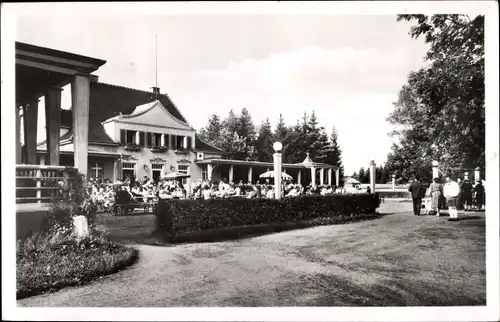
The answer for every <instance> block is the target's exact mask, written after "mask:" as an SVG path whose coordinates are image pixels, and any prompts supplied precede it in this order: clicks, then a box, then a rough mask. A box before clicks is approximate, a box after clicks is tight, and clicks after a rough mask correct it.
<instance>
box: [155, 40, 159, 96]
mask: <svg viewBox="0 0 500 322" xmlns="http://www.w3.org/2000/svg"><path fill="white" fill-rule="evenodd" d="M155 58H156V72H155V74H156V75H155V76H156V81H155V87H156V88H158V35H156V57H155Z"/></svg>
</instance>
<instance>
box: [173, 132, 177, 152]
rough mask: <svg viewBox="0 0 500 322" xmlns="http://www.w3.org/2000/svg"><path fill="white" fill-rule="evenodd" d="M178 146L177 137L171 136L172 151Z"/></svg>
mask: <svg viewBox="0 0 500 322" xmlns="http://www.w3.org/2000/svg"><path fill="white" fill-rule="evenodd" d="M177 148H178V146H177V135H175V134H172V149H174V150H175V149H177Z"/></svg>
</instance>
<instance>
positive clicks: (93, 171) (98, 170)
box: [89, 161, 104, 181]
mask: <svg viewBox="0 0 500 322" xmlns="http://www.w3.org/2000/svg"><path fill="white" fill-rule="evenodd" d="M89 168H90V169H89V177H90V178H91V179H96V180H98V181H102V179H103V178H104V168H103V165H102V163H99V162H97V161H91V163H90V164H89Z"/></svg>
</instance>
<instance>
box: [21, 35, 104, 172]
mask: <svg viewBox="0 0 500 322" xmlns="http://www.w3.org/2000/svg"><path fill="white" fill-rule="evenodd" d="M105 63H106V62H105V61H104V60H100V59H96V58H91V57H86V56H81V55H77V54H73V53H68V52H64V51H59V50H55V49H50V48H45V47H39V46H34V45H30V44H26V43H21V42H16V107H15V108H16V120H15V123H16V135H15V137H16V163H17V164H21V163H23V164H37V159H36V158H37V130H38V129H37V125H38V109H39V101H40V98H42V97H44V100H45V120H46V145H47V158H46V160H45V161H46V162H45V164H47V165H51V166H54V165H55V166H57V165H59V164H60V162H59V154H60V151H59V137H60V127H61V121H60V111H61V91H62V87H63V86H66V85H68V84H71V110H72V117H73V128H72V130H71V131H72V141H73V145H74V151H75V162H74V165H75V167H76V168H77V169H78V171H79V172H80V173H82V174H87V171H88V167H87V157H88V124H89V101H90V82H91V81H92V80H93V79H94V78H95V76H93V75H91V73H93V72H95V71H96V70H97V69H98V68H99V67H100V66H102V65H104V64H105ZM21 111H22V117H23V124H24V126H23V131H24V149H22V148H21V142H20V140H19V137H20V131H21V129H20V118H21Z"/></svg>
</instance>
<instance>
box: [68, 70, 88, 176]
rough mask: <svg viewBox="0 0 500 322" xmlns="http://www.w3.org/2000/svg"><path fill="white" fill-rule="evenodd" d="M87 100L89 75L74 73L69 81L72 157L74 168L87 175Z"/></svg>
mask: <svg viewBox="0 0 500 322" xmlns="http://www.w3.org/2000/svg"><path fill="white" fill-rule="evenodd" d="M89 101H90V79H89V76H88V75H75V77H74V78H73V82H72V83H71V108H72V110H73V111H72V112H73V113H72V114H73V144H74V151H75V152H74V158H75V168H76V169H77V170H78V171H79V172H80V173H82V174H84V175H85V176H87V164H88V158H87V157H88V146H89Z"/></svg>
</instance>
